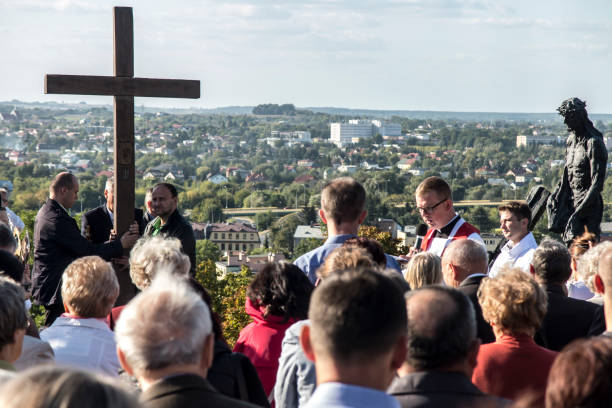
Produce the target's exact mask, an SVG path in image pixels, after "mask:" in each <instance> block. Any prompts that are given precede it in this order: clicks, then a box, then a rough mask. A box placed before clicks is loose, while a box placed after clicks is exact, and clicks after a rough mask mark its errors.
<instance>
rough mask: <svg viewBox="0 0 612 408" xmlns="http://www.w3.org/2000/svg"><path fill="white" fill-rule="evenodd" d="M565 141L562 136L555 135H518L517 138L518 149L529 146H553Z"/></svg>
mask: <svg viewBox="0 0 612 408" xmlns="http://www.w3.org/2000/svg"><path fill="white" fill-rule="evenodd" d="M563 141H564V139H563V138H562V137H561V136H553V135H541V134H535V135H518V136H517V137H516V147H522V146H529V145H536V144H540V145H553V144H560V143H563Z"/></svg>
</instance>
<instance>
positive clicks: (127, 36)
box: [45, 7, 200, 234]
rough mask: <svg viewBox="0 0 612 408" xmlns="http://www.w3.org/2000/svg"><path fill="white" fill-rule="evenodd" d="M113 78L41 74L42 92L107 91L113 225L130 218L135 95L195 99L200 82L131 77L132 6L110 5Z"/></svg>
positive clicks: (121, 229)
mask: <svg viewBox="0 0 612 408" xmlns="http://www.w3.org/2000/svg"><path fill="white" fill-rule="evenodd" d="M113 17H114V20H113V25H114V37H113V42H114V63H113V74H114V76H87V75H52V74H48V75H45V93H46V94H78V95H109V96H110V95H112V96H113V97H114V104H113V118H114V121H113V124H114V131H115V138H114V170H115V171H114V173H115V191H114V193H115V194H114V196H115V197H114V200H115V202H114V228H115V231H117V233H118V234H122V233H123V232H125V231H126V230H127V229H128V227H129V225H130V224H131V223H132V222H133V221H134V204H135V202H134V190H135V166H134V97H135V96H147V97H161V98H192V99H197V98H199V97H200V81H194V80H185V79H153V78H134V20H133V15H132V8H131V7H114V8H113Z"/></svg>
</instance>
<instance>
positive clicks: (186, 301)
mask: <svg viewBox="0 0 612 408" xmlns="http://www.w3.org/2000/svg"><path fill="white" fill-rule="evenodd" d="M162 318H163V324H160V323H161V320H160V319H162ZM115 334H116V337H117V355H118V357H119V362H120V363H121V365H122V366H123V368H124V369H125V371H126V372H127V373H128V374H130V375H133V376H135V377H136V378H137V379H138V382H139V383H140V386H141V387H142V390H143V393H142V394H141V396H140V399H141V401H142V402H143V405H144V406H146V407H148V408H179V407H180V408H191V407H193V408H195V407H213V408H214V407H224V408H234V407H235V408H248V407H255V405H251V404H249V403H246V402H243V401H239V400H235V399H232V398H229V397H227V396H225V395H223V394H221V393H220V392H218V391H216V390H215V389H214V388H213V387H212V386H211V385H210V383H209V382H208V381H207V380H206V376H207V374H208V369H209V368H210V366H211V364H212V361H213V345H214V342H215V339H214V337H215V335H214V333H213V329H212V319H211V314H210V310H209V309H208V306H206V304H205V303H204V302H203V301H202V298H201V297H200V296H199V295H198V294H196V293H195V292H194V291H193V289H192V288H191V287H189V284H188V281H187V280H186V279H177V277H176V276H170V274H163V273H162V274H159V275H158V276H157V277H156V278H155V280H153V283H152V285H151V286H150V287H149V288H148V289H147V290H146V291H144V292H142V293H140V294H139V295H138V296H136V297H135V298H134V300H132V301H131V302H130V303H129V304H128V305H127V306H126V307H125V308H124V309H123V311H122V312H121V319H119V321H118V322H117V325H116V326H115ZM169 339H170V340H169Z"/></svg>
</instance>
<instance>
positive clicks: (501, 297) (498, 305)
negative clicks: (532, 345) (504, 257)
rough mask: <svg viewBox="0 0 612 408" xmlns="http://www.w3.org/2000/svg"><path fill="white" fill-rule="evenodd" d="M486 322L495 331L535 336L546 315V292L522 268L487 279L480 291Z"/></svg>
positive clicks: (479, 299) (504, 271)
mask: <svg viewBox="0 0 612 408" xmlns="http://www.w3.org/2000/svg"><path fill="white" fill-rule="evenodd" d="M478 303H480V306H481V307H482V315H483V317H484V319H485V320H486V321H487V322H488V323H489V324H491V326H493V330H494V331H495V332H498V331H499V332H501V333H504V334H521V333H523V334H529V335H533V334H534V333H535V331H536V330H537V329H538V328H539V327H540V324H541V323H542V319H544V315H545V314H546V305H547V296H546V292H545V291H544V290H543V289H542V288H541V287H540V285H538V283H537V282H536V281H535V279H533V278H532V277H531V276H530V275H529V274H527V273H525V272H524V271H523V270H521V269H520V268H512V269H503V270H502V272H501V273H500V274H499V275H497V276H496V277H495V278H484V279H483V280H482V283H481V284H480V288H479V289H478Z"/></svg>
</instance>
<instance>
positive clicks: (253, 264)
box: [215, 251, 285, 276]
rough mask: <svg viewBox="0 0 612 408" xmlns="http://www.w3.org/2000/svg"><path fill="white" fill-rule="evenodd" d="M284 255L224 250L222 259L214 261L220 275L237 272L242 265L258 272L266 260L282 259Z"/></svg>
mask: <svg viewBox="0 0 612 408" xmlns="http://www.w3.org/2000/svg"><path fill="white" fill-rule="evenodd" d="M284 259H285V255H283V254H282V253H272V252H270V253H268V254H262V255H246V254H245V253H244V252H242V251H239V252H234V253H232V252H225V254H224V259H223V260H222V261H217V262H215V267H216V269H217V271H218V272H220V273H221V275H222V276H225V275H226V274H227V273H230V272H231V273H238V272H240V269H241V268H242V265H244V266H246V267H247V268H249V269H250V270H251V272H253V273H259V272H260V271H261V270H262V269H263V267H264V266H266V264H267V263H268V262H276V261H282V260H284Z"/></svg>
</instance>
